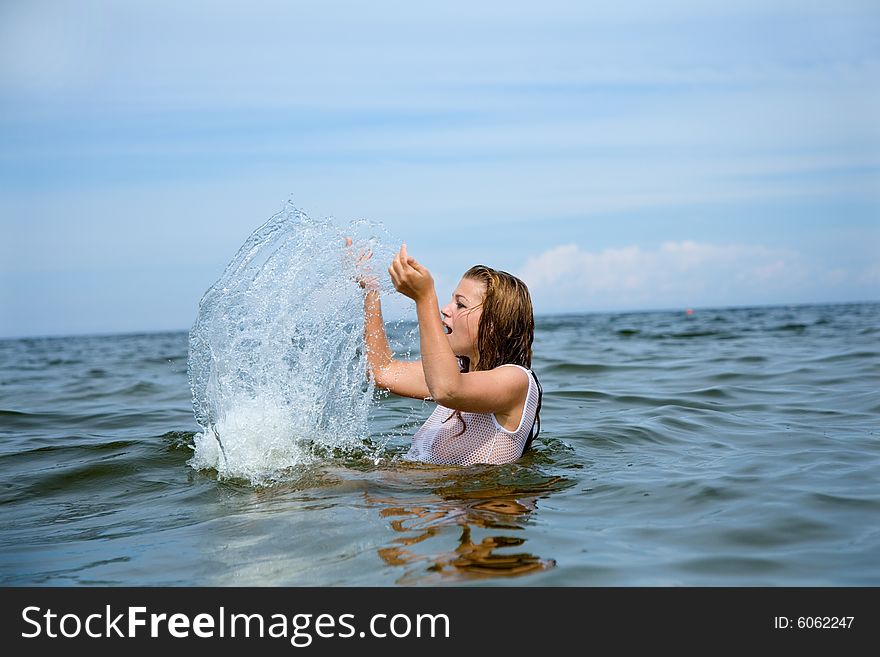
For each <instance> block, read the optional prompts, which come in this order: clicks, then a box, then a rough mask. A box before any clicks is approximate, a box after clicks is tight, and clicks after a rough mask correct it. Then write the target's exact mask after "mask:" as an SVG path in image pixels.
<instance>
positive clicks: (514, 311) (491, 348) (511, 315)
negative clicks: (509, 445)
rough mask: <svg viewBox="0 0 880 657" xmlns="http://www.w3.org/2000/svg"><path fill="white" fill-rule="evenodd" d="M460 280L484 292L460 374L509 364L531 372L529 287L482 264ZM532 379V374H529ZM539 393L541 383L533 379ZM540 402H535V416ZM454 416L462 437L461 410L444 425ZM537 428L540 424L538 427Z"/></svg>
mask: <svg viewBox="0 0 880 657" xmlns="http://www.w3.org/2000/svg"><path fill="white" fill-rule="evenodd" d="M462 278H467V279H468V280H472V281H476V282H478V283H482V284H483V285H484V286H485V288H486V291H485V293H484V295H483V303H482V304H481V306H482V308H483V314H482V315H481V316H480V323H479V324H478V326H477V342H476V345H475V347H474V351H475V352H476V353H475V358H474V362H473V363H472V362H470V359H469V358H467V357H462V358H459V362H460V364H461V369H462V371H463V372H479V371H486V370H493V369H495V368H496V367H499V366H500V365H506V364H508V363H513V364H514V365H522V366H523V367H525V368H526V369H529V370H531V369H532V342H533V341H534V339H535V315H534V311H533V310H532V297H531V296H530V295H529V288H528V287H526V284H525V283H523V282H522V281H521V280H520V279H518V278H517V277H516V276H514V275H513V274H508V273H507V272H506V271H500V270H498V269H492V268H491V267H487V266H486V265H474V266H473V267H471V268H470V269H468V270H467V271H466V272H465V273H464V276H462ZM533 376H534V373H533ZM535 383H536V384H537V385H538V389H539V390H540V386H541V384H540V383H538V379H537V377H535ZM540 409H541V402H540V397H539V401H538V414H540ZM453 417H457V418H458V420H459V422H461V431H459V432H458V433H457V434H456V436H460V435H462V434H463V433H464V432H465V430H466V429H467V426H466V425H465V422H464V418H463V417H462V415H461V411H453V412H452V413H451V414H450V415H449V417H447V418H446V419H445V420H443V421H444V422H447V421H449V420H451V419H452V418H453ZM535 422H536V424H538V422H539V419H538V415H537V414H536V416H535ZM538 426H540V425H538ZM535 428H536V427H533V429H532V433H530V434H529V438H528V441H527V442H526V445H525V447H524V448H523V452H525V451H526V450H527V449H528V448H529V447H530V446H531V444H532V439H533V438H534V437H535V436H536V435H537V432H536V431H535Z"/></svg>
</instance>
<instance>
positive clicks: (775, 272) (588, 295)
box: [519, 240, 840, 311]
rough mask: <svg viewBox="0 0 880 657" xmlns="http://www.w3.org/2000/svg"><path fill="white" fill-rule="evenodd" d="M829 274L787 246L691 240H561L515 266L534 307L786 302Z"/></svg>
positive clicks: (541, 308) (565, 307)
mask: <svg viewBox="0 0 880 657" xmlns="http://www.w3.org/2000/svg"><path fill="white" fill-rule="evenodd" d="M838 273H839V272H838ZM826 274H828V272H825V271H824V270H821V269H819V268H817V267H811V266H809V265H808V263H807V261H806V259H805V258H804V257H803V256H801V255H800V254H799V253H797V252H795V251H792V250H786V249H775V248H770V247H767V246H763V245H760V244H711V243H701V242H695V241H691V240H685V241H679V242H664V243H663V244H660V245H659V246H657V247H656V248H653V249H652V248H645V247H642V246H638V245H630V246H624V247H620V248H609V249H604V250H601V251H588V250H585V249H583V248H581V247H580V246H578V245H576V244H566V245H562V246H557V247H554V248H552V249H549V250H547V251H544V252H543V253H541V254H539V255H537V256H533V257H530V258H529V259H528V260H527V261H526V263H525V265H524V266H523V267H522V268H521V270H520V271H519V275H520V276H521V277H522V278H523V280H524V281H525V282H526V283H527V284H528V285H529V287H530V289H531V292H532V295H533V297H534V299H535V304H536V308H538V310H539V311H540V310H544V311H555V310H590V309H596V310H600V309H612V308H651V307H654V308H664V307H684V306H691V305H699V306H714V305H729V304H739V303H744V302H750V303H760V302H762V301H768V302H784V301H786V300H789V299H794V298H796V297H798V296H799V293H800V292H801V291H803V290H806V289H809V288H810V286H811V285H812V284H813V283H816V282H820V281H821V282H823V283H826V284H827V283H828V282H829V280H830V279H831V278H834V277H830V276H826ZM836 278H837V279H838V281H837V282H840V280H839V276H836ZM831 282H832V283H833V281H831Z"/></svg>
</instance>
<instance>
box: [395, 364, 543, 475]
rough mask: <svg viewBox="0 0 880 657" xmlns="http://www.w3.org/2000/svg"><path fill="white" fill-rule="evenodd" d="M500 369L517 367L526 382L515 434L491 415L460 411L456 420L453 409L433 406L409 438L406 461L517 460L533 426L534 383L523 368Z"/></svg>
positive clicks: (442, 462)
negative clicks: (521, 409) (524, 398)
mask: <svg viewBox="0 0 880 657" xmlns="http://www.w3.org/2000/svg"><path fill="white" fill-rule="evenodd" d="M501 367H518V368H519V369H521V370H522V371H523V372H524V373H525V375H526V376H527V377H528V379H529V392H528V394H526V401H525V404H524V406H523V412H522V418H521V419H520V421H519V426H518V427H517V428H516V431H508V430H507V429H505V428H504V427H502V426H501V425H500V424H498V420H496V419H495V414H494V413H465V412H462V413H461V417H459V416H458V415H457V414H456V412H455V411H454V410H452V409H449V408H446V407H445V406H441V405H440V404H437V408H435V409H434V412H433V413H431V415H430V417H428V419H427V420H426V421H425V423H424V424H423V425H422V426H421V428H420V429H419V430H418V431H416V434H415V435H414V436H413V439H412V447H410V449H409V452H408V453H407V455H406V458H408V459H410V460H414V461H424V462H425V463H434V464H437V465H474V464H475V463H492V464H501V463H511V462H512V461H515V460H516V459H518V458H519V457H520V456H521V455H522V453H523V449H524V448H525V445H526V441H527V440H528V438H529V434H530V433H531V431H532V426H533V425H534V423H535V414H536V413H537V411H538V384H537V383H536V382H535V378H534V377H533V376H532V375H531V373H530V372H529V370H527V369H526V368H525V367H522V366H520V365H514V364H513V363H508V364H507V365H501ZM462 421H464V427H462ZM462 428H464V432H463V433H462Z"/></svg>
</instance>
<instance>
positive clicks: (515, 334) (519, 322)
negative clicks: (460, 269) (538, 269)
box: [462, 265, 535, 372]
mask: <svg viewBox="0 0 880 657" xmlns="http://www.w3.org/2000/svg"><path fill="white" fill-rule="evenodd" d="M462 278H467V279H469V280H472V281H476V282H478V283H482V284H483V285H484V286H485V288H486V292H485V294H484V296H483V303H482V308H483V314H482V315H481V316H480V323H479V326H478V328H477V343H476V345H475V352H476V353H475V358H474V362H473V363H468V364H467V366H468V367H467V369H468V370H469V371H472V372H478V371H486V370H492V369H495V368H496V367H498V366H499V365H505V364H507V363H513V364H514V365H522V366H523V367H525V368H527V369H531V367H532V342H533V341H534V339H535V317H534V312H533V310H532V298H531V296H530V295H529V288H528V287H526V284H525V283H523V282H522V281H521V280H520V279H518V278H517V277H516V276H514V275H512V274H508V273H507V272H506V271H500V270H497V269H492V268H491V267H487V266H485V265H475V266H473V267H471V268H470V269H468V270H467V271H466V272H465V273H464V276H462Z"/></svg>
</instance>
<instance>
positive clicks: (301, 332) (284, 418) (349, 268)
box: [188, 203, 394, 484]
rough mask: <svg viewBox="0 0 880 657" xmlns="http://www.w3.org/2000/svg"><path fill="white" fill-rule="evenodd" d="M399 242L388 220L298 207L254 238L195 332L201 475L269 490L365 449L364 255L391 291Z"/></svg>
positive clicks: (203, 306) (193, 380)
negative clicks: (344, 217)
mask: <svg viewBox="0 0 880 657" xmlns="http://www.w3.org/2000/svg"><path fill="white" fill-rule="evenodd" d="M345 237H351V238H352V240H353V242H354V243H353V245H352V247H351V248H350V249H346V248H345ZM393 243H394V242H393V241H392V240H391V239H390V238H389V236H388V235H387V233H386V232H385V230H384V228H382V226H381V225H380V224H374V223H371V222H368V221H365V220H358V221H353V222H351V223H350V224H349V225H348V226H347V227H346V228H345V229H344V230H343V229H341V228H339V227H338V226H336V225H335V224H334V222H333V221H332V219H325V220H315V219H312V218H310V217H309V216H308V215H306V214H305V213H303V212H301V211H300V210H298V209H297V208H295V207H294V206H293V205H292V204H290V203H288V204H287V205H286V206H285V207H284V209H283V210H282V211H281V212H279V213H278V214H276V215H274V216H273V217H271V218H270V219H269V220H268V221H267V222H266V223H265V224H263V225H262V226H261V227H260V228H258V229H257V230H256V231H254V233H253V234H252V235H251V236H250V237H249V238H248V240H247V241H246V242H245V243H244V245H243V246H242V247H241V249H239V251H238V253H237V254H236V255H235V257H234V258H233V260H232V262H231V263H230V264H229V265H228V266H227V267H226V270H225V271H224V272H223V275H222V276H221V277H220V279H219V280H218V281H217V282H216V283H215V284H214V285H213V286H212V287H211V288H210V289H209V290H208V291H207V292H206V293H205V295H204V297H203V298H202V300H201V302H200V303H199V314H198V317H197V319H196V321H195V323H194V324H193V327H192V329H191V331H190V342H189V361H188V368H189V378H190V387H191V389H192V396H193V409H194V411H195V417H196V420H197V421H198V423H199V424H200V425H201V426H202V429H203V431H202V432H201V433H200V434H198V435H196V437H195V446H194V447H195V453H194V455H193V457H192V459H190V461H189V464H190V465H191V466H192V467H193V468H196V469H206V468H213V469H216V470H217V472H218V473H219V475H220V476H221V477H230V478H243V479H247V480H249V481H250V482H251V483H253V484H267V483H271V482H273V481H277V480H278V479H281V478H284V477H285V474H286V473H289V472H290V470H291V468H295V467H297V466H300V465H304V464H307V463H309V462H311V461H313V460H314V459H315V458H316V456H315V455H316V453H321V452H323V453H326V452H327V451H328V450H338V449H342V450H351V449H354V448H358V449H363V448H364V444H365V440H366V439H367V438H368V431H367V419H368V411H369V409H370V407H371V404H372V399H373V389H372V385H371V384H369V383H368V382H367V379H366V376H365V372H366V361H365V355H364V353H363V293H362V291H361V289H360V287H359V286H358V284H357V282H356V281H355V274H356V265H355V255H356V254H358V253H362V252H365V251H367V250H369V251H372V253H373V257H372V259H371V260H370V261H368V263H367V266H368V267H369V266H372V267H373V268H374V269H375V270H376V271H375V272H374V273H375V274H376V276H377V277H378V280H379V284H380V288H381V289H382V290H383V291H385V292H390V291H391V290H393V287H392V285H391V281H390V278H389V277H388V275H387V273H385V274H384V275H382V274H381V272H382V271H384V267H387V263H389V262H390V261H391V258H392V255H393V250H392V249H391V248H390V246H386V245H390V244H393ZM382 263H386V264H385V265H384V267H383V266H381V265H382ZM362 267H363V265H362Z"/></svg>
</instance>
